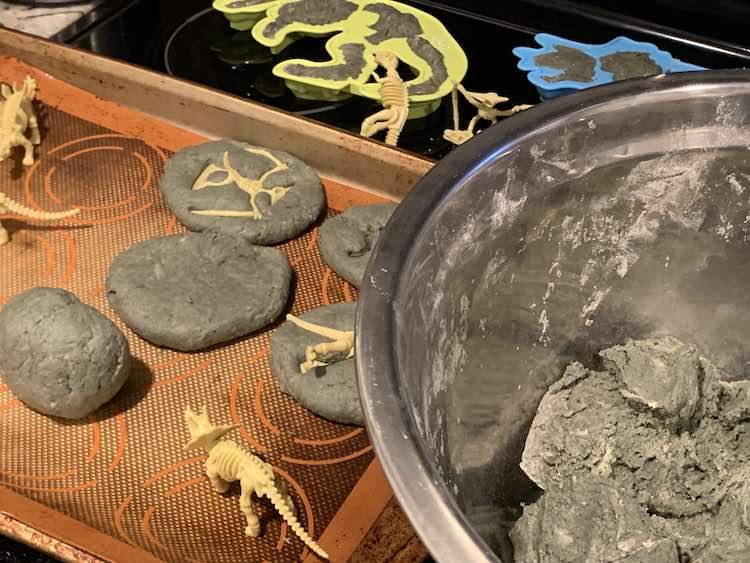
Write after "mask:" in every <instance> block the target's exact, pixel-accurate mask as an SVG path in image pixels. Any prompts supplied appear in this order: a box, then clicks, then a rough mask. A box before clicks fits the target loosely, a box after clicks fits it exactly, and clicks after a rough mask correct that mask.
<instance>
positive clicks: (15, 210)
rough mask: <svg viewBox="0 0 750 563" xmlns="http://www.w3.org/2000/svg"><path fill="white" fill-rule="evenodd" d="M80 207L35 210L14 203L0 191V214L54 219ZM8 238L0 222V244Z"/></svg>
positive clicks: (70, 213) (74, 212)
mask: <svg viewBox="0 0 750 563" xmlns="http://www.w3.org/2000/svg"><path fill="white" fill-rule="evenodd" d="M79 211H80V209H77V208H74V209H68V210H66V211H37V210H36V209H29V208H28V207H26V206H25V205H21V204H20V203H16V202H15V201H13V200H12V199H10V198H9V197H8V196H7V195H6V194H4V193H3V192H0V214H4V213H12V214H14V215H20V216H22V217H29V218H30V219H40V220H42V221H53V220H55V219H65V218H66V217H70V216H72V215H75V214H76V213H78V212H79ZM9 240H10V237H9V236H8V231H6V230H5V229H4V228H3V225H2V223H0V244H5V243H6V242H8V241H9Z"/></svg>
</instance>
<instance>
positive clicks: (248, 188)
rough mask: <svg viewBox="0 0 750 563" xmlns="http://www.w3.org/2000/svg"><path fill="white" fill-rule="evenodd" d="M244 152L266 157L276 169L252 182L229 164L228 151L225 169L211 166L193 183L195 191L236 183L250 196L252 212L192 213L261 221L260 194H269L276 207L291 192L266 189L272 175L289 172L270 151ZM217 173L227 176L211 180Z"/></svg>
mask: <svg viewBox="0 0 750 563" xmlns="http://www.w3.org/2000/svg"><path fill="white" fill-rule="evenodd" d="M244 150H245V151H247V152H249V153H252V154H257V155H260V156H264V157H266V158H267V159H268V160H270V161H271V162H273V164H274V167H273V168H272V169H271V170H269V171H268V172H265V173H263V175H262V176H261V177H260V178H258V179H257V180H251V179H249V178H245V177H244V176H243V175H242V174H240V173H239V172H238V171H237V170H236V169H235V168H233V167H232V165H231V164H230V163H229V152H228V151H226V152H224V161H223V167H222V166H216V165H215V164H209V165H208V166H207V167H206V168H205V169H204V170H203V172H202V173H201V175H200V176H198V178H197V179H196V180H195V182H194V183H193V189H194V190H202V189H204V188H215V187H220V186H226V185H228V184H230V183H232V182H234V183H235V184H236V185H237V187H238V188H239V189H241V190H242V191H243V192H245V193H246V194H247V195H248V196H250V210H249V211H237V210H232V209H198V210H193V211H192V213H195V214H196V215H210V216H214V217H250V218H252V219H261V218H262V217H263V213H261V211H260V209H259V208H258V204H257V201H256V200H257V198H258V194H260V193H266V194H268V195H269V196H270V198H271V205H274V204H275V203H276V202H277V201H279V200H280V199H281V198H282V197H284V195H286V192H288V191H289V188H285V187H281V186H274V187H273V188H264V187H263V184H264V183H265V181H266V179H267V178H268V177H269V176H270V175H271V174H274V173H276V172H281V171H282V170H288V169H289V167H288V166H287V165H286V164H284V163H283V162H281V161H280V160H279V159H278V158H276V157H275V156H274V155H273V154H271V153H270V152H269V151H266V150H263V149H250V148H246V149H244ZM215 173H223V174H224V175H225V176H224V178H223V179H221V180H211V179H210V177H211V175H212V174H215Z"/></svg>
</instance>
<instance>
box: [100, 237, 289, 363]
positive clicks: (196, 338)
mask: <svg viewBox="0 0 750 563" xmlns="http://www.w3.org/2000/svg"><path fill="white" fill-rule="evenodd" d="M291 280H292V268H291V266H290V265H289V260H288V259H287V257H286V255H285V254H284V253H283V252H281V251H280V250H277V249H275V248H268V247H263V246H256V245H254V244H251V243H250V242H249V241H248V240H246V239H243V238H238V237H235V236H229V235H222V234H219V233H186V234H179V235H170V236H165V237H157V238H152V239H149V240H146V241H142V242H139V243H137V244H135V245H134V246H132V247H130V248H129V249H127V250H125V251H124V252H122V253H120V254H119V255H118V256H117V257H116V258H115V259H114V261H113V262H112V265H111V266H110V268H109V275H108V277H107V299H108V300H109V304H110V306H111V307H112V309H114V310H115V312H116V313H117V314H118V315H119V316H120V318H121V319H122V320H123V321H124V322H125V324H127V325H128V326H129V327H130V328H131V329H132V330H133V331H134V332H135V333H136V334H138V335H139V336H141V337H142V338H144V339H146V340H148V341H149V342H151V343H153V344H156V345H158V346H165V347H167V348H172V349H175V350H182V351H185V352H189V351H194V350H200V349H203V348H208V347H209V346H213V345H215V344H220V343H222V342H227V341H229V340H233V339H235V338H239V337H240V336H245V335H247V334H250V333H251V332H254V331H256V330H258V329H260V328H263V327H264V326H266V325H268V324H269V323H271V322H273V321H274V320H275V319H276V318H277V317H278V316H279V315H280V314H281V312H282V311H283V310H284V307H285V305H286V302H287V299H288V298H289V287H290V284H291Z"/></svg>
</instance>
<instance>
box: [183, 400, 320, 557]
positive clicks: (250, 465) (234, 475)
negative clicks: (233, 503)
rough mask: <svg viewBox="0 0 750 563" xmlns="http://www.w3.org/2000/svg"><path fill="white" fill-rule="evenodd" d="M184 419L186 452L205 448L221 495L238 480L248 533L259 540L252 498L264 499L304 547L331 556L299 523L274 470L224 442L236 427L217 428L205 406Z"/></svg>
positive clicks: (187, 411) (188, 412)
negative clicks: (251, 502) (188, 439)
mask: <svg viewBox="0 0 750 563" xmlns="http://www.w3.org/2000/svg"><path fill="white" fill-rule="evenodd" d="M185 420H186V421H187V425H188V430H189V431H190V442H188V444H187V445H186V446H185V448H184V449H185V450H194V449H203V450H204V451H205V452H206V453H207V454H208V459H207V460H206V475H207V476H208V479H209V481H211V484H212V485H213V487H214V489H215V490H216V491H217V492H219V493H225V492H226V491H227V490H228V489H229V485H230V483H232V482H233V481H239V482H240V487H241V493H240V509H241V510H242V513H243V514H244V515H245V519H246V521H247V527H246V528H245V534H247V535H248V536H251V537H254V538H255V537H258V535H259V534H260V520H259V519H258V516H257V515H256V514H255V512H254V511H253V507H252V505H251V504H250V496H251V495H252V494H253V493H255V494H256V495H257V496H259V497H261V496H265V497H268V499H269V500H270V501H271V503H272V504H273V506H274V508H276V510H278V512H279V514H280V515H281V517H282V518H283V519H284V520H285V521H286V523H287V524H288V525H289V527H290V528H291V529H292V531H293V532H294V533H295V534H296V535H297V537H299V539H301V540H302V541H303V542H304V544H305V545H306V546H307V547H309V548H310V549H311V550H313V551H314V552H315V553H317V554H318V555H319V556H320V557H323V558H324V559H328V554H327V553H326V552H325V551H323V549H322V548H321V547H320V546H319V545H318V544H317V543H315V541H313V539H312V538H311V537H310V536H309V535H308V533H307V532H306V531H305V530H304V528H303V527H302V525H301V524H300V523H299V520H297V515H296V509H295V507H294V503H293V502H292V499H291V498H290V497H289V495H288V494H287V492H286V487H285V486H284V485H283V481H280V480H279V479H278V477H277V476H276V475H275V474H274V472H273V467H272V466H271V465H269V464H268V463H266V462H264V461H263V460H261V459H260V458H259V457H257V456H255V455H253V454H251V453H250V452H248V451H247V450H245V449H244V448H243V447H242V446H240V445H239V444H237V443H235V442H233V441H232V440H221V438H222V436H224V435H225V434H227V433H228V432H231V431H232V430H234V429H236V428H237V426H214V425H213V424H211V422H210V421H209V420H208V409H207V408H206V407H205V406H204V407H203V409H202V410H201V413H200V414H196V413H194V412H193V411H191V410H190V408H187V409H185Z"/></svg>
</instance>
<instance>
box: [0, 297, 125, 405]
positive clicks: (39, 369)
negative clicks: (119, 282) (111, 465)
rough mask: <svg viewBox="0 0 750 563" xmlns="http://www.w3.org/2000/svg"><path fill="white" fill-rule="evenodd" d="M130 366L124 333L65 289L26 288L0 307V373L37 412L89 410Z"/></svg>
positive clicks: (113, 390) (122, 380) (107, 395)
mask: <svg viewBox="0 0 750 563" xmlns="http://www.w3.org/2000/svg"><path fill="white" fill-rule="evenodd" d="M130 366H131V358H130V348H129V346H128V341H127V339H126V338H125V335H123V333H122V332H121V331H120V330H119V329H118V328H117V327H116V326H115V324H114V323H113V322H112V321H110V320H109V319H108V318H107V317H105V316H104V315H103V314H101V313H100V312H99V311H97V310H96V309H94V308H93V307H90V306H89V305H86V304H84V303H82V302H81V301H79V300H78V298H77V297H76V296H75V295H73V294H72V293H70V292H68V291H65V290H63V289H57V288H48V287H38V288H34V289H30V290H28V291H25V292H23V293H21V294H19V295H16V296H15V297H13V298H12V299H11V300H10V301H8V303H7V304H6V305H5V307H4V308H3V309H2V311H0V375H2V378H3V380H4V381H5V383H6V384H7V386H8V388H9V389H10V390H11V392H12V393H13V395H14V396H15V397H17V398H18V399H20V400H21V401H22V402H23V403H25V404H26V405H27V406H29V407H31V408H32V409H34V410H36V411H38V412H40V413H42V414H46V415H51V416H58V417H61V418H68V419H80V418H83V417H85V416H87V415H88V414H91V413H92V412H94V411H95V410H96V409H98V408H99V407H100V406H102V405H103V404H104V403H106V402H107V401H109V400H110V399H112V398H113V397H114V396H115V395H116V394H117V392H118V391H119V390H120V388H121V387H122V386H123V384H124V383H125V381H126V380H127V378H128V376H129V375H130Z"/></svg>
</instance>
